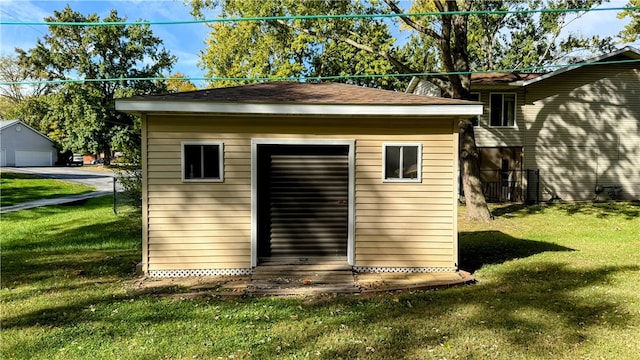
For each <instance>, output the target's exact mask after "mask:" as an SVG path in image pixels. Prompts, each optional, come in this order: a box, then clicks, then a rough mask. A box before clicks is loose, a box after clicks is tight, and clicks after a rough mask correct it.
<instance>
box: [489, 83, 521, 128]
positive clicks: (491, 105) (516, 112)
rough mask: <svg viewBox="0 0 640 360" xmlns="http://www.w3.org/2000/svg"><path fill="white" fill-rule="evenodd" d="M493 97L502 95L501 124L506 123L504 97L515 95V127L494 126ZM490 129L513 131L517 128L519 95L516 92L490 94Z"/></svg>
mask: <svg viewBox="0 0 640 360" xmlns="http://www.w3.org/2000/svg"><path fill="white" fill-rule="evenodd" d="M493 95H502V101H501V103H500V112H501V113H502V116H501V121H500V123H501V124H502V123H504V96H505V95H513V125H493V124H492V123H491V119H492V118H493V104H492V103H491V102H492V101H493V99H492V98H493ZM489 111H490V112H491V113H490V114H489V127H492V128H508V129H513V128H516V127H517V124H518V94H517V93H514V92H492V93H490V94H489Z"/></svg>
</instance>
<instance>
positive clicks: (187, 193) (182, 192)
mask: <svg viewBox="0 0 640 360" xmlns="http://www.w3.org/2000/svg"><path fill="white" fill-rule="evenodd" d="M192 186H195V185H192V184H189V186H188V187H187V186H184V187H183V186H180V187H179V188H180V189H179V190H177V191H176V190H175V187H171V188H169V187H167V188H165V187H162V186H160V185H154V186H153V191H149V199H165V198H183V199H184V200H182V201H190V200H195V199H194V198H200V199H204V200H207V201H208V200H209V199H216V200H218V199H228V198H237V199H239V201H240V203H242V202H241V200H240V199H243V198H246V199H250V198H251V194H250V193H248V192H247V191H250V190H251V188H250V187H248V189H240V190H238V189H233V190H232V189H229V191H218V190H210V191H207V190H206V189H205V190H198V189H192V188H191V187H192ZM150 188H151V187H150ZM167 201H171V200H167ZM218 201H225V202H228V201H230V200H218ZM176 204H179V202H176Z"/></svg>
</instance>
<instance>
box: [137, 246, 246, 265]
mask: <svg viewBox="0 0 640 360" xmlns="http://www.w3.org/2000/svg"><path fill="white" fill-rule="evenodd" d="M249 254H251V250H250V249H239V248H237V247H236V248H230V249H192V250H188V249H183V250H154V249H150V251H149V256H150V257H152V258H155V259H158V261H161V262H165V263H166V262H167V261H166V260H165V259H160V258H166V257H170V258H176V259H184V258H196V257H208V258H216V257H220V256H227V257H229V258H231V259H233V258H234V257H240V258H246V257H247V256H248V255H249Z"/></svg>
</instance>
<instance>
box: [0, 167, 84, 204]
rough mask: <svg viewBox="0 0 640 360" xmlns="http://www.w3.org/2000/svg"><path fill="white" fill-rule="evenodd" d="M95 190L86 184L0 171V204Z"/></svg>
mask: <svg viewBox="0 0 640 360" xmlns="http://www.w3.org/2000/svg"><path fill="white" fill-rule="evenodd" d="M92 191H95V188H93V187H91V186H87V185H82V184H76V183H70V182H65V181H60V180H54V179H44V178H39V177H36V176H32V175H27V174H19V173H12V172H7V171H2V172H1V173H0V205H1V206H11V205H15V204H20V203H23V202H29V201H34V200H40V199H54V198H59V197H65V196H71V195H80V194H85V193H88V192H92Z"/></svg>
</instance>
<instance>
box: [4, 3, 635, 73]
mask: <svg viewBox="0 0 640 360" xmlns="http://www.w3.org/2000/svg"><path fill="white" fill-rule="evenodd" d="M246 1H259V0H246ZM626 3H627V0H611V1H610V2H609V3H605V4H604V5H603V7H621V6H624V5H625V4H626ZM66 4H69V5H70V6H71V8H72V9H74V10H76V11H79V12H81V13H83V14H90V13H97V14H98V15H99V16H100V18H102V17H104V16H106V15H108V13H109V10H110V9H117V10H118V14H119V15H120V16H127V17H128V19H129V20H138V19H144V20H148V21H173V20H192V17H191V15H190V14H189V8H188V7H187V6H185V5H184V4H183V2H182V0H119V1H100V0H75V1H74V0H66V1H56V0H49V1H28V0H0V19H2V20H5V21H42V20H43V18H44V17H46V16H50V15H52V14H53V11H54V10H60V9H62V8H64V6H65V5H66ZM401 5H404V7H407V5H408V3H407V2H403V3H402V4H401ZM207 17H208V18H214V17H215V14H213V13H211V14H208V16H207ZM626 23H628V21H627V20H618V19H616V12H615V11H599V12H593V13H589V14H587V15H585V16H583V17H582V18H580V19H578V20H576V21H574V22H572V23H571V24H570V26H569V27H568V28H567V31H569V32H576V31H580V32H582V33H583V34H585V35H591V34H599V35H601V36H608V35H615V34H617V33H618V32H619V31H620V30H621V29H622V28H623V27H624V25H625V24H626ZM152 29H153V32H154V34H155V35H156V36H158V37H160V38H161V39H162V40H163V41H164V45H165V47H166V48H167V49H169V50H170V51H171V53H172V54H173V55H175V56H177V57H178V61H177V63H176V65H175V66H174V69H173V72H181V73H183V74H185V75H187V76H191V77H202V76H203V74H204V71H203V70H201V69H199V68H198V66H197V63H198V56H199V54H200V52H201V51H202V50H203V49H204V47H205V45H204V41H205V39H206V37H207V33H208V31H209V29H208V27H206V26H205V25H203V24H188V25H155V26H152ZM46 33H47V27H46V26H32V25H30V26H17V25H1V26H0V54H1V55H13V54H14V48H16V47H19V48H22V49H25V50H26V49H30V48H31V47H33V46H34V45H35V42H36V40H37V39H38V38H41V37H42V36H44V35H45V34H46ZM635 45H636V46H638V44H635Z"/></svg>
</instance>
